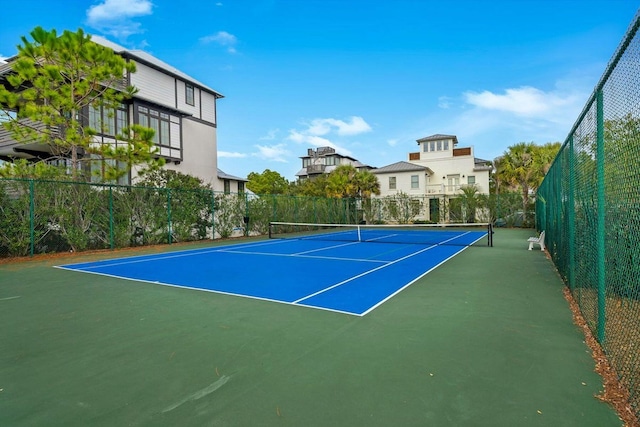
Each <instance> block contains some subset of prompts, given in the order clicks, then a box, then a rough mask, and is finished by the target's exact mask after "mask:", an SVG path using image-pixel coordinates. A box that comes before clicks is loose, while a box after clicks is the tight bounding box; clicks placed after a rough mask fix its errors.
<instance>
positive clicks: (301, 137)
mask: <svg viewBox="0 0 640 427" xmlns="http://www.w3.org/2000/svg"><path fill="white" fill-rule="evenodd" d="M287 139H289V140H291V141H293V142H296V143H298V144H307V145H311V146H313V147H331V148H333V149H335V150H336V151H337V152H339V153H340V154H343V155H346V156H353V153H352V152H351V151H350V150H349V149H347V148H345V147H343V146H340V145H338V144H335V143H333V142H331V140H329V139H327V138H322V137H320V136H317V135H309V134H307V133H304V132H298V131H297V130H295V129H292V130H291V131H289V136H288V137H287Z"/></svg>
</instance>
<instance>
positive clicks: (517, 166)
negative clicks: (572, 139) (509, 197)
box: [495, 142, 560, 218]
mask: <svg viewBox="0 0 640 427" xmlns="http://www.w3.org/2000/svg"><path fill="white" fill-rule="evenodd" d="M559 149H560V143H559V142H554V143H548V144H545V145H543V146H539V145H536V144H534V143H533V142H521V143H518V144H516V145H512V146H511V147H509V148H508V149H507V151H506V152H505V153H504V155H502V156H501V157H498V158H497V159H496V160H495V165H496V175H495V178H496V188H497V189H498V188H502V187H503V186H504V185H507V186H510V187H512V188H520V190H521V191H522V210H523V213H524V215H525V218H526V213H527V206H528V204H529V192H530V191H532V190H536V189H537V188H538V186H539V185H540V183H541V182H542V180H543V178H544V175H545V173H546V172H547V171H548V170H549V167H550V165H551V163H553V159H554V158H555V156H556V154H557V153H558V150H559Z"/></svg>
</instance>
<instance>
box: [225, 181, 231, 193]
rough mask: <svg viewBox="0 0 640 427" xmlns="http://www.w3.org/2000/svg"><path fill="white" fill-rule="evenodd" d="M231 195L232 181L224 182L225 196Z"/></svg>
mask: <svg viewBox="0 0 640 427" xmlns="http://www.w3.org/2000/svg"><path fill="white" fill-rule="evenodd" d="M229 193H231V181H229V180H228V179H225V180H224V194H229Z"/></svg>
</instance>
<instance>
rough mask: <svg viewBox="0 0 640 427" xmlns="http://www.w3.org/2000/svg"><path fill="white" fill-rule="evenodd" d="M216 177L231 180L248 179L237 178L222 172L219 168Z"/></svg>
mask: <svg viewBox="0 0 640 427" xmlns="http://www.w3.org/2000/svg"><path fill="white" fill-rule="evenodd" d="M218 178H219V179H230V180H233V181H243V182H248V181H249V180H248V179H244V178H239V177H237V176H233V175H229V174H226V173H225V172H223V171H222V170H220V169H219V168H218Z"/></svg>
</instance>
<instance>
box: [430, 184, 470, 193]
mask: <svg viewBox="0 0 640 427" xmlns="http://www.w3.org/2000/svg"><path fill="white" fill-rule="evenodd" d="M460 187H462V186H461V185H459V184H458V185H447V184H430V185H427V188H426V193H427V194H431V195H450V196H452V195H456V194H460Z"/></svg>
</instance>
